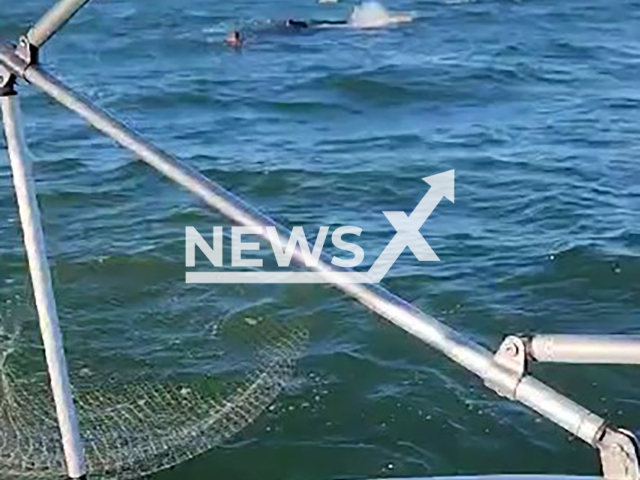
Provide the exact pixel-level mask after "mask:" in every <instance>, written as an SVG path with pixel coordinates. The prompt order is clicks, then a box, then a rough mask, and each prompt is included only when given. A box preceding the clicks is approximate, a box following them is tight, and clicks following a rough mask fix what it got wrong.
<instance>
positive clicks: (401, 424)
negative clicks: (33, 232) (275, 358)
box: [0, 0, 640, 480]
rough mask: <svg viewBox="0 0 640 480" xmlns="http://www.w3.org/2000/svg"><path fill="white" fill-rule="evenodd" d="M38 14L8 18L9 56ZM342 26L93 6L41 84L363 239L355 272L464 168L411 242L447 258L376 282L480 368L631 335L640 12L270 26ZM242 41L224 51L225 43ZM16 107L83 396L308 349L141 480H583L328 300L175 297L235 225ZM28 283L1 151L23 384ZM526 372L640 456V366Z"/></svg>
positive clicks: (29, 102) (242, 6)
mask: <svg viewBox="0 0 640 480" xmlns="http://www.w3.org/2000/svg"><path fill="white" fill-rule="evenodd" d="M48 5H49V1H46V0H24V1H20V2H12V1H9V0H3V1H2V2H1V3H0V40H2V41H8V40H14V39H15V38H17V36H18V35H19V34H20V33H21V32H23V31H24V30H25V28H26V27H27V26H28V25H29V23H30V22H31V21H32V20H33V19H35V18H37V17H38V16H39V15H40V14H41V12H43V11H44V10H45V9H46V7H47V6H48ZM354 5H355V3H354V2H352V1H342V2H340V3H337V4H316V3H314V2H313V1H312V0H306V1H293V0H278V1H266V0H252V1H248V0H229V1H226V2H217V1H205V0H181V1H169V0H157V1H153V2H150V1H143V0H108V1H107V0H104V1H95V2H92V4H90V5H89V6H88V7H87V8H86V9H85V10H84V11H83V12H81V13H80V14H79V15H78V16H77V18H75V19H74V20H73V21H72V22H71V23H70V24H69V25H68V26H67V27H66V29H65V31H64V33H61V34H60V35H59V36H57V37H56V38H54V39H53V40H52V41H51V42H50V44H49V45H47V47H46V49H45V50H44V51H43V52H42V60H43V63H44V64H46V66H47V68H48V69H50V70H51V71H52V72H55V73H56V74H57V75H59V76H60V77H61V78H63V79H64V80H65V81H66V82H67V83H68V84H69V85H71V86H73V87H75V88H78V89H80V90H81V91H83V92H85V93H86V95H87V96H88V97H89V98H91V99H92V100H94V101H95V102H96V103H97V104H99V105H100V106H102V107H104V108H106V109H107V110H109V111H111V112H113V113H115V114H117V115H118V116H119V117H121V118H123V119H124V120H125V121H127V122H128V123H129V124H131V125H132V126H134V127H135V128H136V129H137V130H138V131H139V132H141V133H142V134H144V135H145V136H147V137H148V138H149V139H151V140H152V141H154V142H156V143H157V144H158V145H159V146H160V147H162V148H164V149H166V150H168V151H170V152H174V153H175V154H176V155H178V156H179V157H180V158H181V159H183V160H184V161H185V162H186V163H188V164H189V165H192V166H194V167H196V168H198V169H200V170H201V171H203V172H204V173H205V174H206V175H207V176H208V177H210V178H211V179H213V180H215V181H217V182H219V183H220V184H222V185H223V186H224V187H226V188H228V189H230V190H231V191H233V192H234V193H236V194H237V195H239V196H241V197H242V198H244V199H246V200H248V201H249V202H251V203H252V204H254V205H256V206H257V207H258V208H259V209H261V210H263V211H264V212H267V213H269V214H270V215H272V216H274V217H275V218H277V219H278V220H279V221H281V222H283V223H285V224H286V225H288V226H304V227H305V229H306V231H308V232H317V230H318V228H319V227H320V226H322V225H328V226H331V227H332V228H335V227H338V226H341V225H354V226H357V227H360V228H362V234H361V236H360V238H359V239H358V243H359V244H360V245H361V246H362V247H363V248H364V250H365V252H366V255H365V259H364V262H363V265H362V267H361V268H363V269H366V268H368V266H370V265H371V264H372V263H373V261H374V260H375V259H376V258H377V256H378V255H379V253H380V252H381V251H382V249H383V248H384V247H385V246H386V245H387V243H388V242H389V240H390V239H391V237H392V235H393V234H394V233H395V230H394V229H393V227H392V226H391V224H390V223H389V222H388V221H387V219H386V218H385V216H384V215H383V214H382V212H383V211H398V210H400V211H405V212H407V213H410V212H411V211H412V210H413V208H415V206H416V205H417V203H418V202H419V201H420V199H421V198H422V197H423V196H424V195H425V194H426V192H427V190H428V188H429V187H428V185H427V184H425V183H424V182H423V181H422V178H423V177H427V176H430V175H434V174H437V173H441V172H444V171H447V170H451V169H455V175H456V196H455V203H451V202H449V201H448V200H443V201H442V202H441V203H440V205H439V206H438V207H437V208H436V210H435V212H434V213H433V214H432V215H431V216H430V218H429V219H428V220H427V221H426V222H425V224H424V226H423V228H422V230H421V232H422V234H423V235H424V237H425V239H426V240H427V241H428V242H429V244H430V245H431V246H432V247H433V249H434V251H435V252H436V253H437V255H438V256H439V257H440V260H441V261H440V262H429V263H421V262H418V261H417V260H416V258H415V257H414V256H413V255H412V254H411V252H410V251H409V250H406V251H405V252H404V254H403V255H402V256H401V257H400V259H399V261H398V262H397V263H396V264H395V265H394V266H393V268H392V269H391V271H390V272H389V274H388V275H387V277H386V278H385V279H384V280H383V285H384V286H385V287H386V288H388V289H389V290H391V291H392V292H394V293H396V294H397V295H399V296H401V297H402V298H404V299H406V300H408V301H410V302H412V303H413V304H415V305H416V306H418V307H420V308H421V309H423V310H424V311H425V312H426V313H429V314H431V315H433V316H434V317H436V318H438V319H440V320H442V321H444V322H445V323H447V324H449V325H450V326H452V327H454V328H456V329H460V330H461V331H464V332H466V333H468V334H469V335H470V336H471V338H473V339H474V340H475V341H477V342H479V343H481V344H482V345H484V346H486V347H487V348H490V349H492V350H495V349H496V348H497V347H498V345H499V344H500V342H501V340H502V338H503V337H504V336H505V335H507V334H513V333H532V332H539V333H576V334H579V333H583V334H640V164H639V161H640V90H639V89H638V78H640V35H639V34H640V28H639V27H640V2H638V1H637V0H618V1H613V2H604V1H602V0H571V1H567V2H558V1H554V0H525V1H508V0H469V1H463V0H461V1H456V0H428V1H427V0H388V1H387V3H386V7H387V8H388V9H389V10H391V11H397V12H410V13H411V14H412V15H413V21H412V22H410V23H403V24H398V25H393V26H388V27H385V28H378V29H356V28H326V29H317V30H313V31H303V32H286V31H282V30H281V29H279V28H274V26H275V25H276V23H275V22H276V21H278V20H283V19H286V18H301V19H314V18H315V19H318V18H323V19H344V18H347V17H348V16H349V13H350V11H351V9H352V8H353V7H354ZM233 28H240V29H241V30H242V31H243V32H245V34H246V38H247V41H246V45H245V46H244V48H242V49H240V50H238V49H233V48H229V47H227V46H225V45H224V44H223V42H222V40H223V39H224V37H225V35H226V33H227V32H228V31H229V30H231V29H233ZM20 93H21V95H20V97H21V100H22V105H23V110H24V117H25V126H26V134H27V137H28V141H29V147H30V150H31V152H32V154H33V156H34V158H35V165H34V174H35V177H36V179H37V186H38V192H39V200H40V203H41V207H42V215H43V220H44V229H45V232H46V236H47V242H48V245H47V246H48V251H49V256H50V259H51V263H52V269H53V279H54V284H55V288H56V293H57V301H58V305H59V312H60V321H61V324H62V327H63V332H64V335H65V339H66V342H67V353H68V357H69V362H70V364H71V367H72V380H76V379H79V378H80V377H82V376H83V375H84V376H87V375H88V376H94V377H99V376H100V375H103V374H104V375H107V374H108V373H107V372H111V373H109V375H112V376H114V375H115V376H118V375H123V376H124V375H125V373H124V372H129V373H133V374H136V370H137V369H144V370H145V371H146V372H147V374H149V372H150V374H151V375H152V376H155V377H157V378H158V379H170V378H174V377H175V378H180V377H181V376H183V375H189V376H190V377H194V376H195V377H196V378H197V376H198V374H200V373H203V372H210V371H211V369H210V367H211V366H212V365H214V364H215V365H216V368H221V367H220V365H221V363H220V362H222V364H224V362H227V363H228V365H227V366H228V368H229V369H233V367H234V365H233V360H228V359H227V357H224V356H220V355H214V354H213V353H212V350H213V349H214V348H213V347H212V346H211V344H210V342H209V339H211V342H213V341H214V339H213V336H212V335H211V334H210V333H211V329H212V328H213V327H215V325H218V324H219V323H220V322H222V321H223V320H225V321H228V320H234V321H237V322H243V321H244V322H248V324H253V323H255V322H256V321H257V320H254V319H263V318H268V319H269V320H271V321H278V322H279V321H282V322H285V323H286V322H300V324H303V325H304V328H305V329H307V330H308V341H307V344H306V346H305V348H304V349H303V351H302V352H301V353H300V358H299V359H298V361H297V370H296V373H295V376H294V378H293V379H292V380H291V382H290V385H288V388H287V390H286V391H285V392H284V393H283V394H281V395H280V396H279V397H278V399H277V400H276V401H275V403H273V404H272V405H271V406H270V407H269V408H267V409H266V411H265V412H264V413H263V414H262V415H261V416H259V417H258V419H257V420H256V421H255V422H252V423H251V424H250V425H249V426H247V427H246V428H244V429H243V430H242V431H241V432H240V433H239V434H238V435H235V436H233V437H232V438H230V439H229V440H227V441H226V442H225V443H224V444H223V445H222V446H221V447H218V448H215V449H213V450H212V451H210V452H208V453H206V454H204V455H201V456H198V457H197V458H195V459H193V460H191V461H189V462H186V463H183V464H181V465H179V466H178V467H176V468H174V469H171V470H168V471H164V472H161V473H159V474H156V475H154V476H153V478H154V479H157V480H176V479H187V478H188V479H194V480H204V479H209V478H224V479H225V480H249V479H254V478H259V479H260V480H288V479H291V480H293V479H296V480H326V479H335V478H365V477H391V476H426V475H446V474H460V473H465V474H476V473H477V474H487V473H507V472H517V473H566V474H574V473H577V474H596V473H597V472H598V459H597V455H596V452H595V451H591V450H590V448H589V447H587V446H586V445H584V444H583V443H582V442H581V441H580V440H577V439H575V438H572V437H571V436H570V435H569V434H568V433H566V432H564V431H563V430H561V429H560V428H559V427H557V426H555V425H553V424H551V423H549V422H548V421H546V420H544V419H542V418H540V417H538V416H537V415H535V414H533V413H531V412H530V411H528V410H527V409H526V408H524V407H521V406H519V405H516V404H513V403H510V402H508V401H507V400H504V399H501V398H499V397H497V396H496V395H495V394H493V393H492V392H490V391H489V390H487V389H486V388H484V387H483V385H482V384H481V382H480V381H479V380H478V379H477V378H475V377H474V376H473V375H471V374H469V373H467V372H466V371H464V370H463V369H461V368H459V367H458V366H456V365H455V364H452V363H451V362H450V361H449V360H448V359H446V358H445V357H444V356H442V355H440V354H439V353H438V352H435V351H433V350H432V349H431V348H429V347H428V346H426V345H423V344H421V343H420V342H419V341H417V340H416V339H413V338H411V337H410V336H409V335H407V334H405V333H404V332H402V331H400V330H399V329H397V328H395V327H393V326H391V325H390V324H388V323H386V322H384V321H381V320H380V319H379V318H377V317H376V316H375V315H373V314H370V313H368V312H367V311H365V310H364V308H362V307H361V306H359V305H357V304H355V303H354V302H353V301H351V300H349V299H348V298H346V297H345V296H344V295H343V294H341V293H339V292H337V291H335V290H332V289H329V288H327V287H323V286H319V285H318V286H314V285H186V284H185V279H184V277H185V271H186V270H187V269H186V268H185V243H184V240H185V227H186V226H194V227H196V228H198V230H199V231H200V232H201V233H202V234H203V236H204V237H205V238H207V239H209V240H210V238H211V237H210V232H211V229H212V227H213V226H214V225H227V224H226V223H224V221H223V220H222V219H221V218H220V216H219V215H217V214H216V213H215V212H211V211H210V210H209V209H208V208H206V207H205V206H204V205H203V204H202V203H201V202H199V201H198V200H196V199H194V198H193V197H192V196H190V195H189V194H188V193H186V192H185V191H184V190H182V189H180V188H176V187H174V186H173V185H172V184H171V183H170V182H169V181H167V180H165V179H163V178H161V177H160V175H159V174H157V173H155V172H154V171H153V170H152V169H151V168H150V167H148V166H147V165H145V164H143V163H142V162H137V161H135V160H134V159H133V158H132V157H131V156H130V155H129V154H128V153H127V152H125V151H123V150H121V149H119V148H117V147H115V146H114V144H113V143H112V142H111V141H109V140H108V139H105V138H103V137H102V136H100V135H98V134H97V133H96V132H95V131H93V130H92V129H90V128H88V127H87V126H86V125H85V124H84V123H83V122H82V121H81V120H80V119H78V118H77V117H75V116H74V115H72V114H71V113H69V112H68V111H66V110H65V109H64V108H63V107H61V106H58V105H56V104H54V103H53V102H52V101H50V100H49V99H47V98H45V97H44V96H43V95H41V94H39V93H37V92H35V91H34V90H33V89H31V88H27V87H25V86H21V88H20ZM0 146H2V147H4V146H5V143H4V138H2V139H0ZM310 236H315V234H313V235H311V233H310ZM328 243H329V242H328ZM331 249H332V247H331V246H330V245H327V247H326V251H327V252H328V253H330V251H331ZM334 250H335V249H334ZM263 252H266V247H264V250H263ZM197 266H198V267H200V269H202V270H207V269H210V265H208V264H207V261H206V259H205V258H204V257H202V258H198V263H197ZM28 283H29V279H28V276H27V274H26V271H25V258H24V253H23V247H22V236H21V233H20V226H19V220H18V216H17V210H16V206H15V201H14V195H13V191H12V186H11V174H10V169H9V165H8V161H7V159H6V155H5V153H4V152H2V153H0V322H1V323H2V336H1V340H2V342H0V345H2V348H4V349H5V350H6V349H8V348H9V347H8V346H7V345H10V346H11V348H12V349H15V351H14V352H13V353H12V354H11V355H9V356H8V357H7V358H8V360H7V361H10V360H11V359H12V357H17V358H22V357H24V358H23V359H27V362H26V363H30V362H31V359H33V361H32V362H31V363H33V365H31V366H30V367H29V368H31V369H32V370H31V371H32V372H33V375H34V376H37V375H38V372H40V373H39V374H40V375H41V374H42V369H43V367H42V365H41V364H40V363H38V362H37V361H36V360H35V359H37V358H41V355H42V352H41V350H40V347H39V345H38V342H37V317H36V315H35V313H34V310H33V307H32V301H31V299H30V297H31V294H30V288H29V287H28ZM212 326H213V327H212ZM12 332H19V335H18V336H17V337H16V335H15V334H13V336H12ZM23 343H24V344H26V346H25V347H24V349H23V350H20V348H22V347H20V348H18V347H15V345H18V344H23ZM216 348H217V347H216ZM21 351H24V352H30V353H28V354H27V353H25V354H23V355H22V357H21V355H20V352H21ZM126 374H128V373H126ZM203 374H204V373H203ZM534 374H535V375H536V376H538V377H539V378H541V379H543V380H544V381H546V382H548V383H549V384H550V385H552V386H553V387H554V388H557V389H558V390H559V391H561V392H563V393H566V394H567V395H568V396H570V397H571V398H573V399H575V400H577V401H578V402H579V403H581V404H583V405H584V406H585V407H588V408H590V409H592V410H593V411H594V412H596V413H598V414H600V415H602V416H604V417H606V418H608V419H609V420H611V421H612V422H613V423H614V424H616V425H620V426H625V427H627V428H629V429H632V430H633V429H634V428H635V429H636V432H638V428H640V421H639V420H640V371H639V370H638V368H636V367H595V366H559V365H555V366H554V365H546V366H543V365H536V366H534ZM93 381H98V382H99V381H100V378H95V379H93Z"/></svg>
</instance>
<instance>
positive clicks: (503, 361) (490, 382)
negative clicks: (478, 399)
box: [485, 335, 527, 400]
mask: <svg viewBox="0 0 640 480" xmlns="http://www.w3.org/2000/svg"><path fill="white" fill-rule="evenodd" d="M493 359H494V360H495V362H496V364H498V366H499V367H500V368H499V369H497V368H495V369H493V372H491V373H490V374H489V375H487V378H486V379H485V384H486V385H487V386H488V387H489V388H491V389H492V390H494V391H496V392H497V393H498V394H499V395H502V396H503V397H506V398H509V399H511V400H514V399H515V398H516V393H517V389H518V385H519V384H520V381H521V380H522V378H523V377H524V376H525V374H526V373H527V348H526V345H525V341H524V340H523V339H522V338H520V337H517V336H515V335H509V336H508V337H507V338H505V339H504V341H503V342H502V344H501V345H500V348H499V349H498V351H497V352H496V354H495V355H494V356H493ZM498 370H499V371H498Z"/></svg>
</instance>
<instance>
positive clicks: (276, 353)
mask: <svg viewBox="0 0 640 480" xmlns="http://www.w3.org/2000/svg"><path fill="white" fill-rule="evenodd" d="M233 323H239V324H240V325H235V326H234V327H233V328H232V330H233V333H234V336H235V340H234V341H235V342H236V343H237V339H238V337H241V338H242V340H243V341H244V342H245V344H246V345H247V346H249V347H250V350H251V351H252V352H253V353H252V354H251V357H252V361H247V359H246V358H245V359H244V361H240V362H238V363H240V364H241V365H239V366H238V368H237V369H232V370H234V371H232V372H223V373H220V374H216V375H215V376H206V377H205V378H203V376H196V377H195V378H192V379H191V380H190V381H184V382H183V381H180V382H175V381H171V380H167V381H163V382H155V381H153V380H144V379H142V378H138V379H136V380H135V381H133V382H127V383H121V382H118V381H116V380H113V379H112V380H110V381H109V382H106V383H104V384H103V385H101V386H100V387H99V388H94V387H91V386H76V390H75V391H74V397H75V400H76V408H77V411H78V418H79V423H80V432H81V435H82V438H83V441H84V446H85V454H86V459H87V466H88V470H89V473H90V476H91V478H118V479H126V478H134V477H138V476H141V475H145V474H149V473H152V472H155V471H158V470H161V469H164V468H167V467H170V466H173V465H176V464H178V463H181V462H183V461H185V460H188V459H190V458H192V457H194V456H196V455H199V454H201V453H203V452H205V451H207V450H209V449H211V448H212V447H214V446H216V445H218V444H219V443H220V442H221V441H223V440H224V439H225V438H228V437H229V436H230V435H233V434H234V433H236V432H238V431H239V430H240V429H242V428H243V427H245V426H246V425H248V424H249V423H251V422H252V421H253V420H254V419H255V418H256V417H257V416H258V415H259V414H260V413H261V412H262V410H263V409H264V408H265V407H267V406H268V405H269V404H270V403H271V402H272V401H273V400H274V399H275V397H276V396H277V395H278V393H279V392H280V391H281V390H282V389H283V388H284V387H285V386H286V385H287V384H288V382H289V380H290V377H291V375H292V372H293V367H294V361H295V359H296V357H297V355H298V354H299V351H300V348H301V347H302V345H303V344H304V339H305V337H306V332H305V330H303V329H301V328H298V327H295V328H292V327H284V326H282V325H277V324H275V322H268V321H264V320H263V321H261V322H260V323H255V322H254V321H247V322H244V321H243V320H239V321H238V322H233ZM2 346H3V343H2V342H0V348H2ZM7 355H8V356H7ZM16 355H17V356H18V358H19V349H18V348H15V347H13V348H12V349H5V351H3V352H2V353H1V354H0V359H2V363H1V365H0V478H3V479H5V478H6V479H13V478H16V479H17V478H29V479H40V478H42V479H45V478H46V479H55V478H65V477H66V475H65V469H64V460H63V454H62V450H61V442H60V435H59V432H58V425H57V421H56V417H55V411H54V406H53V401H52V399H51V394H50V391H49V388H48V385H47V381H46V377H45V376H44V375H38V376H36V377H34V376H33V375H30V376H28V375H27V374H25V373H19V372H18V371H17V369H14V368H13V367H12V365H11V358H12V357H14V356H16ZM18 363H19V362H18ZM248 371H249V372H250V373H247V372H248ZM73 377H76V378H77V377H78V376H77V375H72V380H73V379H74V378H73ZM91 383H93V382H91Z"/></svg>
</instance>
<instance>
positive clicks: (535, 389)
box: [515, 376, 606, 447]
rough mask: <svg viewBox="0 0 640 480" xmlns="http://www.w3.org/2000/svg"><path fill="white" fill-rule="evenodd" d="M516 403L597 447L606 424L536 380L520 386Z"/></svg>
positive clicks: (521, 383) (524, 381)
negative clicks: (520, 403)
mask: <svg viewBox="0 0 640 480" xmlns="http://www.w3.org/2000/svg"><path fill="white" fill-rule="evenodd" d="M515 399H516V400H518V401H519V402H522V403H523V404H524V405H526V406H528V407H529V408H531V409H533V410H535V411H536V412H538V413H539V414H541V415H542V416H544V417H546V418H548V419H549V420H551V421H553V422H555V423H557V424H558V425H560V426H561V427H563V428H565V429H566V430H568V431H570V432H572V433H573V434H574V435H575V436H577V437H578V438H581V439H582V440H584V441H585V442H587V443H588V444H589V445H591V446H593V447H596V442H597V441H598V440H599V439H600V436H601V433H602V431H603V429H604V428H605V425H606V422H605V421H604V420H603V419H602V418H600V417H599V416H597V415H595V414H593V413H591V412H590V411H589V410H587V409H586V408H583V407H581V406H580V405H577V404H576V403H575V402H573V401H572V400H570V399H568V398H567V397H565V396H563V395H560V394H559V393H558V392H556V391H554V390H553V389H551V388H550V387H548V386H547V385H545V384H544V383H542V382H540V381H539V380H536V379H535V378H533V377H530V376H529V377H524V378H523V379H522V381H521V382H520V383H519V384H518V388H517V390H516V395H515Z"/></svg>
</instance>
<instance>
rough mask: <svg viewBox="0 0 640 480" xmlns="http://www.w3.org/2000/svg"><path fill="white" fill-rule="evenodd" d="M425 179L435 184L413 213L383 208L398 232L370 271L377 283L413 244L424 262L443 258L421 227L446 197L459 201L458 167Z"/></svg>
mask: <svg viewBox="0 0 640 480" xmlns="http://www.w3.org/2000/svg"><path fill="white" fill-rule="evenodd" d="M423 180H424V181H425V182H427V183H428V184H429V185H431V188H430V189H429V191H428V192H427V194H426V195H425V196H424V197H422V200H420V203H418V205H417V206H416V208H415V209H414V210H413V212H411V215H409V216H407V214H406V213H404V212H383V213H384V215H385V217H387V220H389V222H390V223H391V225H393V228H395V229H396V232H397V233H396V234H395V236H394V237H393V239H392V240H391V242H389V245H387V247H386V248H385V249H384V251H383V252H382V253H381V254H380V256H379V257H378V259H377V260H376V261H375V263H374V264H373V265H372V266H371V268H370V269H369V272H368V273H367V277H368V278H369V280H370V281H371V282H373V283H380V281H381V280H382V279H383V278H384V276H385V275H386V274H387V272H388V271H389V269H390V268H391V266H392V265H393V264H394V263H395V262H396V260H398V257H399V256H400V255H401V254H402V252H403V251H404V249H405V248H406V247H409V249H411V251H412V252H413V254H414V255H415V256H416V258H417V259H418V260H419V261H421V262H439V261H440V259H439V258H438V256H437V255H436V253H435V252H434V251H433V249H432V248H431V247H430V246H429V244H428V243H427V241H426V240H425V239H424V237H423V236H422V235H421V234H420V228H421V227H422V225H423V224H424V222H426V221H427V218H429V215H431V213H432V212H433V211H434V210H435V208H436V207H437V206H438V204H439V203H440V200H442V198H443V197H446V198H448V199H449V200H450V201H451V202H452V203H453V202H454V201H455V192H454V186H455V170H449V171H448V172H443V173H439V174H438V175H432V176H431V177H425V178H423Z"/></svg>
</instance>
